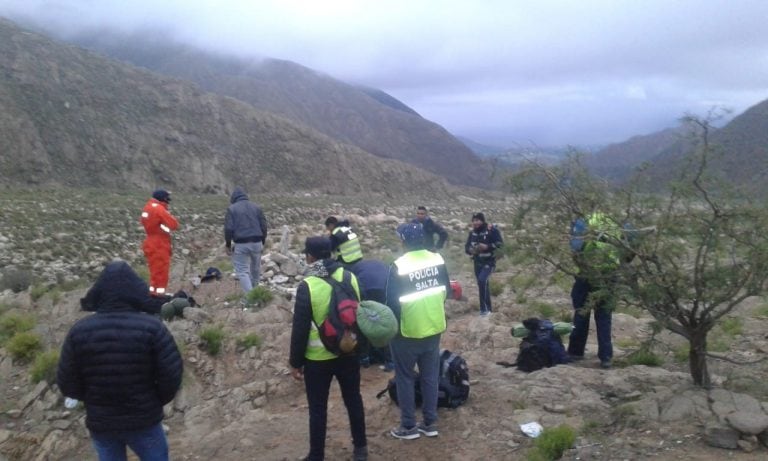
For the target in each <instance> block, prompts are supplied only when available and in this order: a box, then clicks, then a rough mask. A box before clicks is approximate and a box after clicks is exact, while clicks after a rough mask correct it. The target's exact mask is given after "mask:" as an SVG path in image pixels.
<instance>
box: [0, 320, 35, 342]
mask: <svg viewBox="0 0 768 461" xmlns="http://www.w3.org/2000/svg"><path fill="white" fill-rule="evenodd" d="M34 327H35V319H34V318H33V317H31V316H29V315H23V314H16V313H12V312H11V313H7V314H4V315H3V316H2V317H0V346H2V345H4V344H5V343H6V342H7V341H8V340H9V339H11V338H12V337H13V336H14V335H16V334H17V333H22V332H25V331H29V330H31V329H32V328H34Z"/></svg>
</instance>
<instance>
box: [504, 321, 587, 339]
mask: <svg viewBox="0 0 768 461" xmlns="http://www.w3.org/2000/svg"><path fill="white" fill-rule="evenodd" d="M552 326H553V329H554V330H555V333H557V334H558V335H560V336H563V335H567V334H569V333H570V332H571V330H573V324H572V323H570V322H555V323H553V324H552ZM528 333H529V332H528V329H527V328H525V326H523V324H522V323H518V324H517V325H515V326H513V327H512V336H514V337H515V338H525V337H526V336H528Z"/></svg>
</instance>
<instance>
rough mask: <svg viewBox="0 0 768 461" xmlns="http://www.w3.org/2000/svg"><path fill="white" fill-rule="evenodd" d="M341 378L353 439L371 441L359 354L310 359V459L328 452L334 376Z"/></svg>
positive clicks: (307, 379)
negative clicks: (330, 406) (327, 428)
mask: <svg viewBox="0 0 768 461" xmlns="http://www.w3.org/2000/svg"><path fill="white" fill-rule="evenodd" d="M334 376H335V377H336V380H337V381H338V382H339V388H341V397H342V398H343V399H344V406H345V407H347V415H348V416H349V426H350V430H351V432H352V443H353V444H354V446H355V447H364V446H366V445H367V443H366V439H365V411H364V410H363V397H362V396H361V395H360V364H359V363H358V358H357V356H356V355H351V356H347V357H339V358H337V359H333V360H320V361H314V360H307V363H306V364H304V386H305V387H306V390H307V403H308V404H309V459H310V460H312V461H320V460H322V459H323V457H324V454H325V433H326V424H327V421H328V393H329V391H330V388H331V381H332V380H333V377H334Z"/></svg>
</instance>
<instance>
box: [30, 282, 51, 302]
mask: <svg viewBox="0 0 768 461" xmlns="http://www.w3.org/2000/svg"><path fill="white" fill-rule="evenodd" d="M46 293H48V287H47V286H45V285H41V284H38V285H33V286H32V288H30V289H29V297H30V298H32V301H37V300H38V299H40V298H42V297H43V295H45V294H46Z"/></svg>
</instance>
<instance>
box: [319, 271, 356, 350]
mask: <svg viewBox="0 0 768 461" xmlns="http://www.w3.org/2000/svg"><path fill="white" fill-rule="evenodd" d="M323 280H324V281H325V282H326V283H328V284H329V285H331V288H332V291H331V301H330V303H329V305H328V316H327V317H326V318H325V320H323V323H321V324H320V325H318V324H317V323H315V326H316V327H317V330H318V332H319V333H320V341H322V343H323V346H325V348H326V349H328V350H329V351H330V352H332V353H334V354H336V355H348V354H354V353H355V352H357V346H358V339H359V338H360V329H359V328H358V327H357V309H358V307H359V306H360V300H359V299H358V297H357V293H356V292H355V288H354V286H352V273H351V272H349V271H347V270H344V271H343V276H342V279H341V282H337V281H336V280H335V279H334V278H333V277H330V276H328V277H325V278H323ZM312 321H313V322H314V318H313V320H312Z"/></svg>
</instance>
